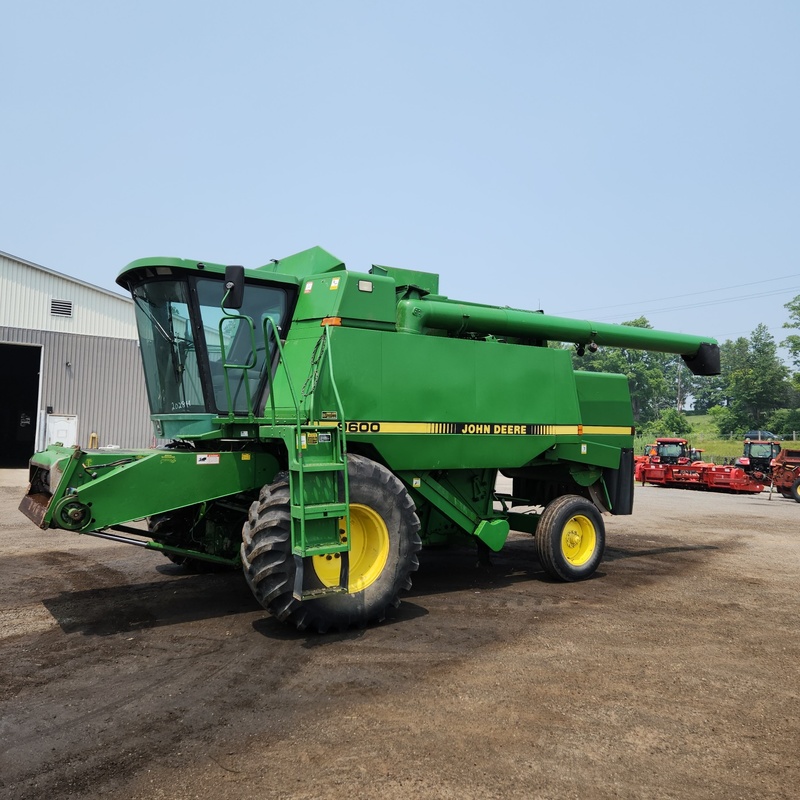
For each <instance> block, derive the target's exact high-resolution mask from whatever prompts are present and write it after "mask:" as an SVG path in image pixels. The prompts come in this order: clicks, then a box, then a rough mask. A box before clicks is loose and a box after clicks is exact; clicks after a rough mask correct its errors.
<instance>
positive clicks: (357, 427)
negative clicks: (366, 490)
mask: <svg viewBox="0 0 800 800" xmlns="http://www.w3.org/2000/svg"><path fill="white" fill-rule="evenodd" d="M345 430H346V432H347V433H362V434H374V433H401V434H409V433H410V434H429V433H433V434H438V435H443V434H456V435H461V434H466V435H482V436H486V435H490V436H581V435H590V436H632V435H633V433H634V429H633V428H631V427H629V426H624V425H531V424H529V423H507V422H378V421H368V420H351V421H350V422H347V423H346V424H345Z"/></svg>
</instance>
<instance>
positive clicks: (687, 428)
mask: <svg viewBox="0 0 800 800" xmlns="http://www.w3.org/2000/svg"><path fill="white" fill-rule="evenodd" d="M638 432H639V433H640V434H641V435H642V436H646V437H649V438H655V437H657V436H680V437H687V436H689V435H691V433H692V425H691V423H690V422H689V420H688V419H687V418H686V415H685V414H682V413H681V412H680V411H678V410H677V409H675V408H665V409H664V410H663V411H661V412H660V413H659V415H658V416H657V417H656V418H655V419H654V420H651V421H650V422H646V423H644V425H642V426H641V427H640V428H639V430H638Z"/></svg>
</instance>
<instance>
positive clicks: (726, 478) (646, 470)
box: [637, 461, 764, 494]
mask: <svg viewBox="0 0 800 800" xmlns="http://www.w3.org/2000/svg"><path fill="white" fill-rule="evenodd" d="M637 466H638V465H637ZM639 480H640V481H641V482H642V484H645V483H652V484H653V485H655V486H668V487H671V488H673V489H701V490H707V491H715V492H734V493H735V492H739V493H744V494H758V493H759V492H762V491H764V484H763V483H759V482H758V481H757V480H756V479H755V478H752V477H751V476H750V475H748V474H747V473H746V472H745V471H744V470H743V469H742V468H741V467H732V466H731V467H723V466H717V465H716V464H708V463H705V462H703V461H696V462H694V463H693V464H654V463H652V462H651V463H649V464H643V465H642V467H641V470H640V477H639Z"/></svg>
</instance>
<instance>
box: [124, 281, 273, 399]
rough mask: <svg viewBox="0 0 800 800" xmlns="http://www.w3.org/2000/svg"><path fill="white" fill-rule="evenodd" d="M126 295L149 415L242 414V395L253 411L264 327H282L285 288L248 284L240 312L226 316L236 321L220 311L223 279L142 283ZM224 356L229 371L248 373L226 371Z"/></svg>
mask: <svg viewBox="0 0 800 800" xmlns="http://www.w3.org/2000/svg"><path fill="white" fill-rule="evenodd" d="M132 291H133V300H134V303H135V305H136V323H137V326H138V330H139V341H140V344H141V350H142V362H143V365H144V372H145V382H146V384H147V394H148V399H149V401H150V410H151V413H153V414H182V413H203V412H210V413H220V414H222V413H225V414H227V413H228V411H229V409H230V410H231V411H233V412H234V413H236V414H246V413H248V411H249V410H250V409H249V408H248V402H247V394H248V391H247V390H248V389H249V393H250V397H251V405H252V406H253V410H255V411H257V407H256V406H257V404H258V403H259V401H260V400H261V399H262V395H263V393H264V388H265V386H266V377H267V366H268V365H269V364H271V363H272V352H273V348H274V343H271V346H270V347H267V345H266V343H265V338H264V320H265V319H266V318H267V317H270V318H271V319H272V321H273V322H274V324H275V326H276V327H277V328H278V330H279V331H282V330H283V329H284V328H285V325H286V315H287V308H288V298H287V293H286V290H285V289H283V288H280V287H276V286H264V285H248V286H247V288H246V291H245V295H244V304H243V306H242V308H241V309H240V310H238V311H236V312H231V313H232V314H234V315H235V316H228V315H226V314H225V312H224V311H223V310H222V309H221V308H220V303H221V301H222V296H223V293H224V290H223V286H222V281H221V280H214V279H210V278H196V277H194V276H185V277H181V278H178V279H163V280H156V281H151V282H147V283H141V284H139V285H138V286H136V287H134V288H133V290H132ZM241 317H246V318H249V319H250V320H251V321H252V327H251V326H250V324H249V323H248V322H247V320H246V319H245V320H243V319H241ZM284 335H285V334H284ZM223 352H224V354H225V363H227V364H228V365H229V367H230V365H232V364H236V365H244V366H245V367H246V368H244V369H240V368H236V369H231V368H229V369H228V370H225V369H224V367H223ZM226 371H227V373H228V387H229V390H230V403H229V401H228V392H227V391H226V388H225V373H226Z"/></svg>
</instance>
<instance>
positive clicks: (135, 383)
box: [0, 326, 154, 448]
mask: <svg viewBox="0 0 800 800" xmlns="http://www.w3.org/2000/svg"><path fill="white" fill-rule="evenodd" d="M3 342H6V343H11V344H31V345H41V346H42V348H43V351H42V352H43V358H42V375H41V379H40V383H41V389H40V397H41V409H40V411H44V410H45V409H46V408H47V407H48V406H50V407H52V409H53V413H55V414H77V416H78V444H80V445H81V446H82V447H88V446H89V439H90V436H91V434H92V433H96V434H97V437H98V443H99V445H100V446H101V447H104V446H108V445H119V446H120V447H123V448H141V447H150V446H152V444H153V443H154V439H153V432H152V426H151V424H150V409H149V406H148V404H147V393H146V391H145V385H144V374H143V372H142V364H141V359H140V358H139V345H138V342H136V341H131V340H128V339H117V338H109V337H104V336H85V335H73V334H65V333H54V332H51V331H41V330H31V329H23V328H10V327H2V326H0V343H3ZM13 379H14V378H13V376H6V375H4V376H0V380H2V381H6V380H13Z"/></svg>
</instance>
